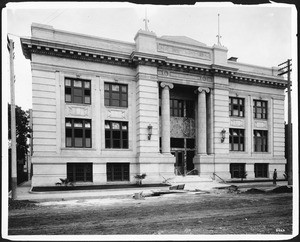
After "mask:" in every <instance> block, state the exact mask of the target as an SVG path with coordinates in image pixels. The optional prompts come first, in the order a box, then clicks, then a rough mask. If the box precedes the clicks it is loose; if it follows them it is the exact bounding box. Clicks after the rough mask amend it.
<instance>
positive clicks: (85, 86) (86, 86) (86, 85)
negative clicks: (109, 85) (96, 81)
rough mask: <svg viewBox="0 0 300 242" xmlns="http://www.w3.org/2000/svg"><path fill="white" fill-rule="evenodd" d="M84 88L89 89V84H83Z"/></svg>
mask: <svg viewBox="0 0 300 242" xmlns="http://www.w3.org/2000/svg"><path fill="white" fill-rule="evenodd" d="M84 88H87V89H90V82H87V81H86V82H84Z"/></svg>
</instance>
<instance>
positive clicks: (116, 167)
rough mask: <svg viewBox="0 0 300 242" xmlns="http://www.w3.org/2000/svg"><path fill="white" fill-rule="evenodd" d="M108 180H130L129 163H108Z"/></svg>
mask: <svg viewBox="0 0 300 242" xmlns="http://www.w3.org/2000/svg"><path fill="white" fill-rule="evenodd" d="M106 175H107V181H129V163H107V164H106Z"/></svg>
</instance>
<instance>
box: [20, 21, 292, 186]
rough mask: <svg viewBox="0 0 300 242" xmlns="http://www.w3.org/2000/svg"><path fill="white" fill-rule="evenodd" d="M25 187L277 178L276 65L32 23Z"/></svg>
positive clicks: (151, 39) (198, 46) (280, 118)
mask: <svg viewBox="0 0 300 242" xmlns="http://www.w3.org/2000/svg"><path fill="white" fill-rule="evenodd" d="M31 28H32V29H31V31H32V36H31V38H22V39H21V44H22V49H23V53H24V56H25V57H26V58H28V59H30V60H31V69H32V102H33V103H32V113H33V156H32V164H33V177H32V186H53V185H54V184H55V183H56V182H58V181H59V178H69V179H70V180H71V181H72V182H74V184H75V185H84V184H88V185H90V184H95V185H98V184H115V183H122V184H123V183H125V184H126V183H135V179H134V176H135V175H136V174H142V173H146V174H147V177H146V179H145V181H144V183H161V182H162V181H164V180H165V179H167V178H170V177H174V176H179V175H196V176H199V177H208V178H217V179H220V178H221V179H224V180H230V179H239V178H240V177H241V176H243V175H244V173H245V172H246V173H247V176H246V179H268V178H271V176H272V172H273V170H274V169H275V168H276V169H277V171H278V178H283V173H284V170H285V164H286V160H285V157H284V90H285V88H286V85H287V83H286V81H285V80H284V79H282V77H279V76H277V74H278V69H277V68H265V67H260V66H254V65H248V64H243V63H239V62H238V61H237V58H233V57H231V58H228V57H227V52H228V50H227V49H226V48H225V47H223V46H220V45H214V46H212V47H210V46H207V45H205V44H203V43H200V42H198V41H196V40H193V39H190V38H187V37H183V36H162V37H157V36H156V35H155V33H153V32H150V31H144V30H139V31H138V32H137V34H136V36H135V38H134V43H127V42H122V41H117V40H111V39H104V38H98V37H94V36H87V35H82V34H77V33H71V32H66V31H61V30H56V29H54V28H53V27H52V26H48V25H40V24H32V26H31Z"/></svg>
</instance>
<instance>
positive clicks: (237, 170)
mask: <svg viewBox="0 0 300 242" xmlns="http://www.w3.org/2000/svg"><path fill="white" fill-rule="evenodd" d="M230 173H231V178H244V177H243V176H244V174H245V163H231V164H230Z"/></svg>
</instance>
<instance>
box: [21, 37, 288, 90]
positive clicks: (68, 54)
mask: <svg viewBox="0 0 300 242" xmlns="http://www.w3.org/2000/svg"><path fill="white" fill-rule="evenodd" d="M21 45H22V50H23V54H24V56H25V57H26V58H27V59H31V54H32V53H35V54H40V55H50V56H57V57H62V58H69V59H78V60H82V61H91V62H100V63H104V64H111V65H120V66H127V67H131V68H135V67H136V66H138V65H149V66H156V67H160V68H164V69H166V70H175V71H179V72H184V73H187V74H188V73H193V74H195V75H199V74H200V75H209V76H211V77H213V76H222V77H226V78H229V82H234V83H242V84H245V85H259V86H266V87H272V88H280V89H284V88H286V87H287V81H286V80H283V79H281V78H276V77H271V76H259V75H255V74H253V73H249V74H247V73H239V72H238V69H237V68H232V67H228V66H222V65H215V64H212V65H207V64H200V63H199V64H198V63H196V62H188V61H182V60H176V59H170V58H168V57H166V56H163V55H157V54H151V53H142V52H137V51H133V52H132V53H130V54H129V53H120V52H117V51H108V50H102V49H97V48H88V47H83V46H74V45H68V44H66V43H60V42H50V41H46V40H39V39H26V38H21Z"/></svg>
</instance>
